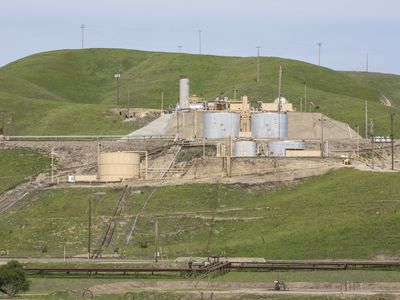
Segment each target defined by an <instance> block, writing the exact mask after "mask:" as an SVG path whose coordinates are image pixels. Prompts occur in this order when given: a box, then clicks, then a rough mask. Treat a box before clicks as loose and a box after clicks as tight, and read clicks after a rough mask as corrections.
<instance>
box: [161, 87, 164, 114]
mask: <svg viewBox="0 0 400 300" xmlns="http://www.w3.org/2000/svg"><path fill="white" fill-rule="evenodd" d="M163 111H164V92H161V113H162V112H163Z"/></svg>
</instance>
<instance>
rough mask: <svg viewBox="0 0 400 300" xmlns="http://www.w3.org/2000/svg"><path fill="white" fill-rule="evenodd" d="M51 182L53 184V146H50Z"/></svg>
mask: <svg viewBox="0 0 400 300" xmlns="http://www.w3.org/2000/svg"><path fill="white" fill-rule="evenodd" d="M51 184H54V148H51Z"/></svg>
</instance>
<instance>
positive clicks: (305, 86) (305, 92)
mask: <svg viewBox="0 0 400 300" xmlns="http://www.w3.org/2000/svg"><path fill="white" fill-rule="evenodd" d="M304 112H307V83H306V82H304Z"/></svg>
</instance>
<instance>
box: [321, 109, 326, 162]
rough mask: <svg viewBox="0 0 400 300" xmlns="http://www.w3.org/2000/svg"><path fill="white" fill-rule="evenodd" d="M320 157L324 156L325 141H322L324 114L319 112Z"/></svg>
mask: <svg viewBox="0 0 400 300" xmlns="http://www.w3.org/2000/svg"><path fill="white" fill-rule="evenodd" d="M320 121H321V157H322V158H324V157H325V145H324V144H325V141H324V122H325V119H324V114H323V113H321V119H320Z"/></svg>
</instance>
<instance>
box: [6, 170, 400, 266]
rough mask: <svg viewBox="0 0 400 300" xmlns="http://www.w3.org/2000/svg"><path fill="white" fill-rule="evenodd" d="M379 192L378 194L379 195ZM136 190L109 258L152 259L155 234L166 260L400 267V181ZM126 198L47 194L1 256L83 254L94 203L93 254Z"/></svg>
mask: <svg viewBox="0 0 400 300" xmlns="http://www.w3.org/2000/svg"><path fill="white" fill-rule="evenodd" d="M371 186H374V187H375V188H373V189H371ZM152 191H153V188H150V187H142V188H133V189H132V190H131V191H130V193H129V196H128V197H127V201H126V205H125V207H124V209H123V211H122V215H121V217H119V219H118V225H117V227H116V229H115V235H114V237H113V240H112V241H111V244H110V247H109V248H108V249H107V250H106V253H108V254H112V253H114V252H118V253H120V254H121V253H123V255H126V256H128V257H137V258H151V257H152V255H153V251H154V226H155V225H154V224H155V218H157V220H158V225H159V233H160V246H161V247H162V248H163V249H164V250H163V251H164V253H165V255H166V257H168V258H174V257H177V256H206V255H211V254H226V255H229V256H255V257H267V258H270V259H318V258H321V259H322V258H360V259H361V258H376V257H378V256H381V257H383V256H386V257H398V256H399V255H400V252H399V249H400V240H399V239H398V238H397V236H398V232H399V229H400V223H399V222H398V219H399V217H398V214H399V205H398V202H399V194H400V186H399V185H398V175H397V174H390V173H386V174H384V173H373V172H361V171H357V170H353V169H341V170H337V171H332V172H330V173H328V174H326V175H323V176H318V177H315V178H311V179H308V180H306V181H304V182H302V183H299V184H298V185H295V186H290V187H281V188H278V189H276V190H275V189H271V188H270V187H269V188H268V187H267V186H248V187H242V186H237V185H209V184H201V185H185V186H171V187H160V188H158V189H157V190H156V191H155V193H154V194H153V196H152V197H151V199H150V200H149V202H148V204H147V207H146V209H145V210H144V214H143V215H142V216H141V217H140V218H139V220H138V223H137V227H136V229H135V232H134V236H133V242H131V243H130V244H129V245H128V246H126V245H125V241H126V238H127V234H128V232H129V231H130V229H131V226H132V224H133V220H134V219H135V216H136V214H137V213H138V212H139V211H140V210H141V209H142V207H143V205H144V203H145V201H146V199H147V198H148V196H149V194H150V193H151V192H152ZM120 193H121V190H120V189H116V188H113V189H104V188H103V189H99V188H93V189H88V188H83V189H78V188H76V189H49V190H45V191H42V192H41V193H40V194H38V195H34V196H32V197H30V198H29V199H27V200H25V201H24V202H22V203H19V204H18V205H17V206H15V207H14V208H12V209H11V210H8V211H6V212H5V213H3V214H1V215H0V240H1V241H2V243H1V248H2V249H0V250H9V251H10V252H9V253H10V255H23V256H25V255H29V256H30V255H32V256H46V255H56V256H57V255H58V256H62V253H63V247H64V245H65V246H66V249H67V253H68V255H76V254H84V253H85V252H86V245H87V242H86V241H87V216H88V203H89V199H92V207H93V223H92V224H93V228H92V233H93V235H92V241H93V244H92V249H96V247H98V245H99V243H100V241H101V239H102V235H103V234H104V232H105V230H106V224H107V219H108V218H109V217H110V215H111V214H112V212H113V207H114V205H115V203H116V201H117V199H118V197H119V195H120Z"/></svg>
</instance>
